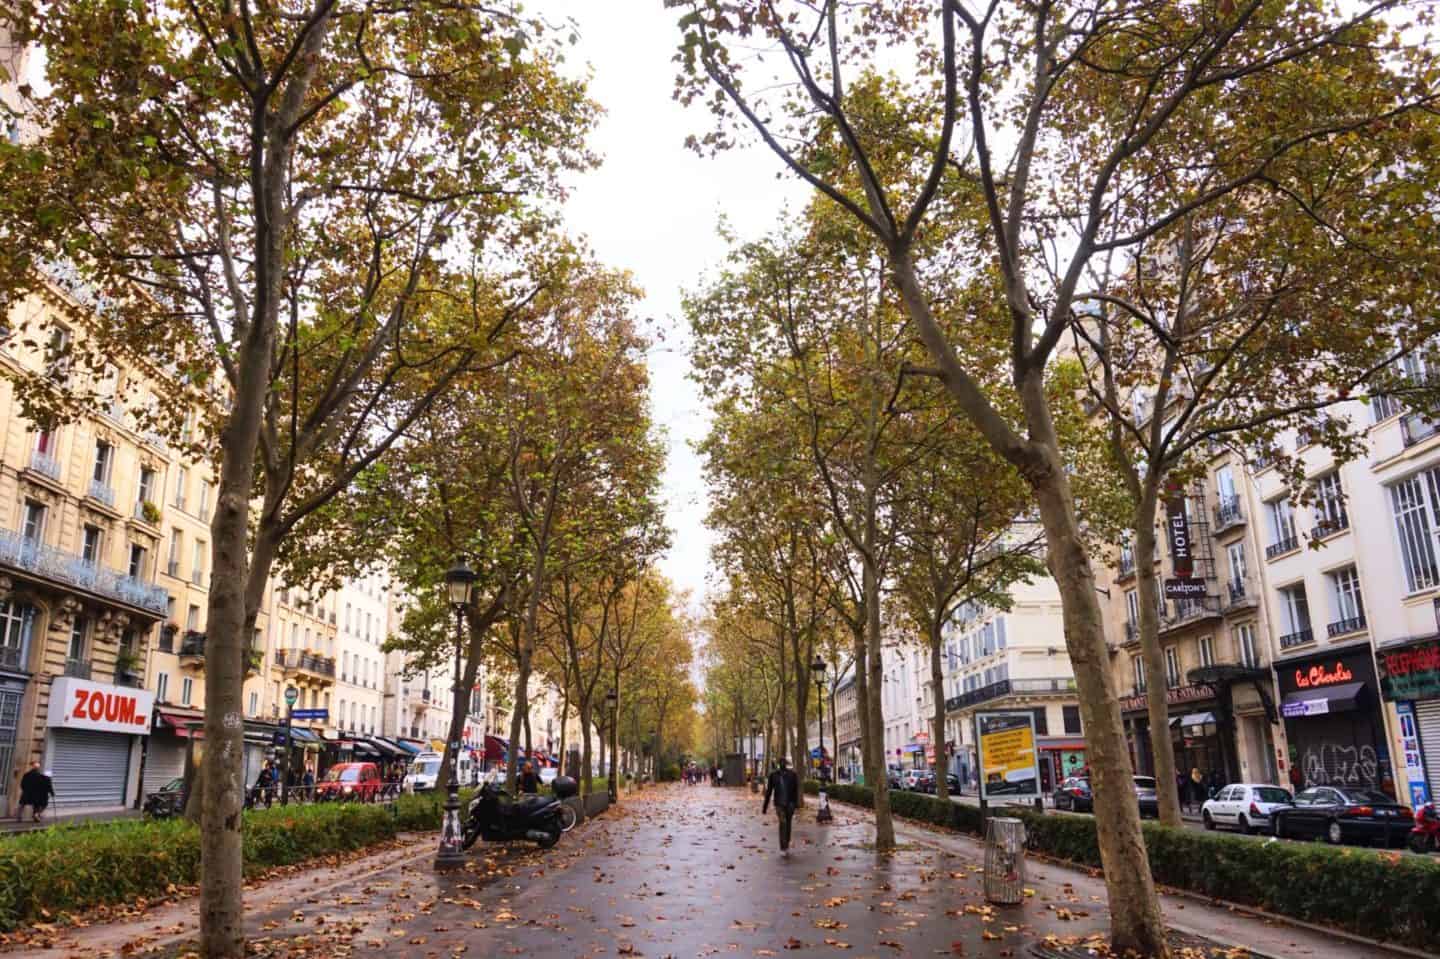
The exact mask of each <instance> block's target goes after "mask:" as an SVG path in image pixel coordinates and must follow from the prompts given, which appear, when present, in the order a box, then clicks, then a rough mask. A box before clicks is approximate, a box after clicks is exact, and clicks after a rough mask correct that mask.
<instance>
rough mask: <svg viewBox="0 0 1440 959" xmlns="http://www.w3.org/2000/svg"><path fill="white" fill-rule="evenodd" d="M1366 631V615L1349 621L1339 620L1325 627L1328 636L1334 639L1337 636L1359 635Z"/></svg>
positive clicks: (1352, 617) (1354, 617) (1351, 618)
mask: <svg viewBox="0 0 1440 959" xmlns="http://www.w3.org/2000/svg"><path fill="white" fill-rule="evenodd" d="M1364 629H1365V614H1364V613H1361V614H1360V615H1359V616H1351V617H1350V618H1348V619H1341V620H1337V621H1336V622H1333V623H1331V624H1330V625H1329V626H1326V627H1325V632H1326V634H1327V635H1328V636H1329V637H1330V638H1331V639H1334V638H1335V637H1337V636H1344V635H1346V634H1348V633H1359V632H1363V631H1364Z"/></svg>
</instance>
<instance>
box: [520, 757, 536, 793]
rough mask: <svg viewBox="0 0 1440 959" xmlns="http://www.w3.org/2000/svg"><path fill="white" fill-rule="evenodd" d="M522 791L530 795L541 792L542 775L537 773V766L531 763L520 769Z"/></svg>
mask: <svg viewBox="0 0 1440 959" xmlns="http://www.w3.org/2000/svg"><path fill="white" fill-rule="evenodd" d="M520 791H521V792H522V793H525V794H526V795H529V796H534V795H537V794H538V793H539V792H540V777H539V776H537V775H535V767H534V766H531V765H530V764H529V763H526V764H525V768H524V769H522V770H521V771H520Z"/></svg>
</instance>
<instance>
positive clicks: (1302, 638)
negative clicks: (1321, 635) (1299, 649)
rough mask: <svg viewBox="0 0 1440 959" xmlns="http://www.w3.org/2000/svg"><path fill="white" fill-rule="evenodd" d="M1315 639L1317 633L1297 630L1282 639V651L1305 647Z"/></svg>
mask: <svg viewBox="0 0 1440 959" xmlns="http://www.w3.org/2000/svg"><path fill="white" fill-rule="evenodd" d="M1314 638H1315V631H1314V630H1312V629H1297V630H1296V631H1295V632H1293V633H1286V634H1285V635H1284V636H1281V637H1280V648H1281V649H1293V648H1294V647H1296V646H1304V645H1305V644H1306V643H1308V642H1310V641H1312V640H1313V639H1314Z"/></svg>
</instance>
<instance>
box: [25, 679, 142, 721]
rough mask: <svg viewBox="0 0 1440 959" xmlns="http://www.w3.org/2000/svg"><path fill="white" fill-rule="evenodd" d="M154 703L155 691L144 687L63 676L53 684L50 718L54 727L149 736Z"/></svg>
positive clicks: (51, 687)
mask: <svg viewBox="0 0 1440 959" xmlns="http://www.w3.org/2000/svg"><path fill="white" fill-rule="evenodd" d="M154 705H155V694H154V693H151V692H149V691H147V690H144V689H130V688H129V687H127V686H111V685H109V684H107V683H92V682H91V681H90V680H88V679H76V678H75V677H73V676H60V677H57V678H56V679H55V681H54V682H53V683H51V684H50V713H49V717H48V722H49V724H50V727H51V728H52V729H54V728H60V729H89V730H93V731H95V732H101V733H125V734H127V735H133V736H148V735H149V734H150V711H151V708H152V707H153V706H154Z"/></svg>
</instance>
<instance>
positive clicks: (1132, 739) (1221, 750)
mask: <svg viewBox="0 0 1440 959" xmlns="http://www.w3.org/2000/svg"><path fill="white" fill-rule="evenodd" d="M1148 709H1149V699H1148V696H1147V694H1145V693H1141V694H1139V695H1135V696H1124V697H1122V698H1121V699H1120V711H1121V713H1122V716H1123V720H1124V724H1125V738H1126V740H1127V741H1128V742H1129V744H1130V759H1131V762H1132V763H1133V765H1134V768H1135V771H1136V772H1137V773H1139V774H1141V775H1145V776H1153V775H1154V774H1155V752H1154V749H1153V748H1152V743H1153V738H1152V737H1153V736H1154V735H1155V733H1154V731H1152V730H1151V729H1150V717H1149V713H1148ZM1165 709H1166V715H1167V716H1168V719H1169V721H1168V722H1167V724H1166V729H1165V730H1164V735H1166V736H1169V737H1170V742H1171V744H1172V745H1173V747H1174V751H1175V768H1176V770H1177V771H1180V772H1182V773H1188V772H1189V771H1190V770H1192V769H1198V770H1199V771H1200V775H1201V776H1202V777H1203V778H1204V779H1205V780H1206V781H1209V780H1210V779H1211V778H1212V776H1213V775H1215V774H1218V775H1219V778H1221V779H1223V780H1225V781H1226V782H1234V781H1235V780H1236V779H1238V778H1239V776H1238V774H1239V769H1238V761H1237V760H1236V758H1235V756H1236V753H1235V748H1234V731H1233V729H1232V728H1231V727H1232V726H1233V721H1232V719H1231V716H1230V710H1229V708H1228V701H1227V700H1225V699H1224V698H1223V697H1222V696H1221V694H1220V691H1219V690H1218V689H1217V688H1216V687H1215V686H1214V685H1212V684H1210V683H1191V684H1190V685H1188V686H1173V687H1171V688H1169V689H1167V690H1165Z"/></svg>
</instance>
